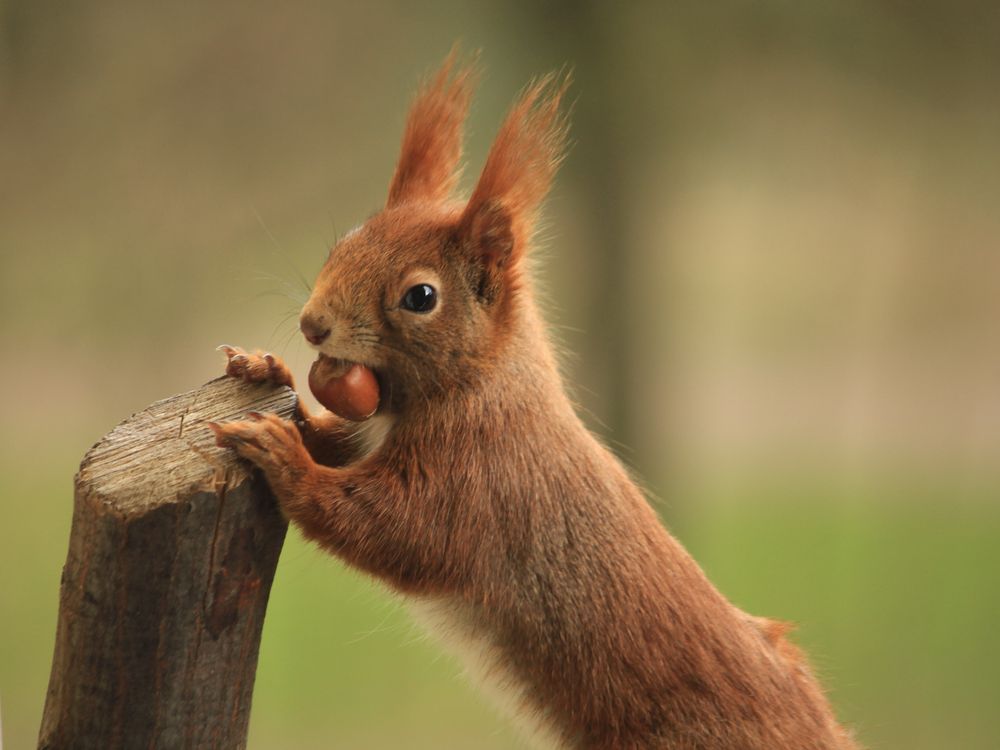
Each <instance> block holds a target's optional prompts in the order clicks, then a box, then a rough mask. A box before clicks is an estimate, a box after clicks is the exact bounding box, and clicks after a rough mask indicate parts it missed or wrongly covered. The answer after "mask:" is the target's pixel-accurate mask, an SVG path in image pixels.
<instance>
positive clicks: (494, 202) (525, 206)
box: [459, 74, 569, 265]
mask: <svg viewBox="0 0 1000 750" xmlns="http://www.w3.org/2000/svg"><path fill="white" fill-rule="evenodd" d="M568 86H569V76H568V75H563V76H557V75H554V74H550V75H547V76H545V77H544V78H541V79H540V80H538V81H536V82H534V83H532V84H531V85H529V86H528V88H527V89H525V91H524V93H523V94H522V95H521V97H520V98H519V99H518V100H517V101H516V102H515V103H514V106H513V107H511V110H510V112H509V113H508V114H507V117H506V119H505V120H504V122H503V125H501V126H500V131H499V132H498V133H497V137H496V140H494V141H493V145H492V146H491V147H490V152H489V155H488V156H487V157H486V164H485V166H484V167H483V172H482V174H481V175H480V176H479V182H477V183H476V188H475V190H474V191H473V192H472V196H471V197H470V198H469V203H468V205H467V206H466V208H465V211H464V212H463V214H462V218H461V220H460V222H459V226H460V227H463V228H465V229H466V231H467V232H469V233H471V235H472V236H479V237H480V238H484V239H485V238H486V236H487V235H490V232H486V233H485V234H484V233H483V232H481V231H480V232H477V230H476V227H493V230H491V231H492V233H493V235H495V236H496V237H500V236H502V237H503V238H504V240H503V242H502V243H501V244H505V245H508V246H509V247H506V249H504V250H503V252H502V253H500V255H504V256H505V257H506V256H509V257H506V259H505V260H504V264H510V265H517V264H518V262H519V261H520V257H521V255H523V253H524V249H525V246H526V245H527V243H528V241H529V240H530V239H531V233H532V231H533V230H534V224H535V217H536V216H537V214H538V209H539V207H540V206H541V203H542V200H543V199H544V198H545V195H546V193H548V191H549V186H550V185H551V184H552V178H553V177H554V176H555V173H556V169H557V168H558V167H559V163H560V162H561V161H562V158H563V152H564V150H565V144H566V129H567V124H566V118H565V116H563V115H562V114H560V111H559V103H560V102H561V100H562V97H563V95H564V94H565V93H566V89H567V87H568ZM501 215H502V216H503V219H502V221H501V219H500V216H501ZM501 223H502V224H503V228H502V230H501V228H500V224H501ZM482 244H483V243H482V242H480V245H482ZM486 244H490V243H489V242H486ZM493 244H496V243H495V242H494V243H493ZM494 254H496V253H494Z"/></svg>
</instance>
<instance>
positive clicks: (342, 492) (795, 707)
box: [216, 57, 856, 750]
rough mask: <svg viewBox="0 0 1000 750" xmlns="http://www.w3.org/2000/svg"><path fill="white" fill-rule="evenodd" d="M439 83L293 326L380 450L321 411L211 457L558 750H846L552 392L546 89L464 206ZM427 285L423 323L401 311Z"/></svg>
mask: <svg viewBox="0 0 1000 750" xmlns="http://www.w3.org/2000/svg"><path fill="white" fill-rule="evenodd" d="M454 69H455V62H454V57H450V58H449V60H448V61H447V62H446V63H445V66H444V68H443V69H442V71H441V72H440V73H439V74H438V75H437V76H436V77H435V78H434V79H433V81H432V82H431V83H430V84H428V85H427V86H425V88H424V89H423V90H422V91H421V93H420V94H419V95H418V97H417V99H416V101H415V103H414V105H413V108H412V110H411V113H410V117H409V120H408V122H407V125H406V135H405V136H404V139H403V153H402V155H401V156H400V161H399V167H398V168H397V170H396V174H395V176H394V178H393V181H392V187H391V188H390V193H389V201H388V204H387V206H386V209H385V210H384V211H382V212H381V213H380V214H378V215H376V216H375V217H373V218H372V219H370V220H369V221H368V222H366V223H365V224H364V225H363V226H362V227H361V228H360V229H359V230H358V231H357V232H353V233H351V234H350V235H349V236H348V237H347V238H345V239H344V240H343V241H342V242H341V243H339V244H338V246H337V247H336V248H334V250H333V252H332V253H331V255H330V258H329V260H328V261H327V263H326V265H325V266H324V268H323V270H322V271H321V273H320V276H319V278H318V280H317V283H316V287H315V290H314V292H313V295H312V297H311V298H310V300H309V302H308V303H307V305H306V307H305V309H304V311H303V314H304V315H306V314H309V315H312V316H318V317H320V318H323V319H324V320H327V321H329V322H330V323H331V325H332V328H333V333H332V334H331V336H330V338H329V339H328V340H327V342H325V343H324V344H322V345H321V346H320V347H318V348H319V349H320V350H321V351H323V352H324V353H326V354H328V355H330V356H337V357H341V358H343V359H348V360H352V361H356V362H361V363H364V364H366V365H367V366H369V367H371V368H372V369H373V370H374V371H375V372H376V374H377V375H378V377H379V379H380V381H381V383H382V387H383V394H384V398H383V403H382V406H381V407H380V415H381V417H384V418H385V419H387V420H388V421H387V422H386V423H385V424H389V425H391V427H390V429H389V430H388V433H387V435H386V437H385V440H384V442H382V444H381V445H380V446H378V447H376V448H375V449H374V450H373V451H372V452H370V453H368V454H364V451H363V450H361V449H359V448H358V445H357V443H356V442H352V441H353V437H352V435H354V434H355V433H357V432H358V430H359V429H363V428H359V427H358V426H356V425H351V424H349V423H344V422H341V421H340V420H338V419H337V418H336V417H333V416H332V415H329V414H323V415H320V416H315V417H310V416H308V415H304V419H305V421H304V422H303V424H302V425H301V426H300V427H299V428H296V426H294V425H292V424H291V423H288V422H282V421H281V420H280V419H278V418H276V417H274V416H262V415H255V416H254V417H253V418H252V419H251V420H249V421H246V422H238V423H232V424H227V425H223V426H219V427H217V428H216V429H217V434H218V435H219V439H220V441H222V442H223V443H226V444H230V445H233V446H234V447H236V449H237V450H238V451H239V452H240V453H241V454H242V455H244V456H245V457H247V458H249V459H250V460H251V461H253V462H255V463H256V464H257V465H259V466H260V467H261V468H262V469H263V470H264V472H265V473H266V475H267V477H268V479H269V481H270V483H271V486H272V487H273V489H274V491H275V494H276V496H277V498H278V500H279V502H280V504H281V507H282V509H283V511H284V512H285V513H286V514H287V516H288V517H289V518H290V519H291V520H292V521H294V522H295V523H296V524H297V525H298V526H299V528H300V529H301V530H302V532H303V533H304V534H305V535H306V536H307V537H309V538H310V539H314V540H316V541H317V542H318V543H319V544H320V545H322V546H323V547H324V548H325V549H327V550H329V551H330V552H332V553H334V554H336V555H338V556H339V557H341V558H342V559H344V560H345V561H347V562H348V563H350V564H351V565H354V566H356V567H358V568H360V569H362V570H365V571H368V572H369V573H371V574H373V575H375V576H377V577H379V578H381V579H382V580H384V581H385V582H386V583H388V584H389V585H390V586H392V587H393V588H395V589H396V590H399V591H401V592H403V593H405V594H408V595H410V596H412V597H414V598H415V599H417V600H419V601H429V602H435V603H437V604H438V605H439V606H441V607H444V608H445V609H446V610H447V611H448V612H450V613H453V614H454V618H453V619H454V621H456V622H459V621H460V622H461V623H462V626H461V627H462V628H463V629H464V633H465V635H466V636H468V637H469V638H471V639H473V640H475V641H476V642H479V643H483V644H486V646H485V648H487V649H488V650H489V652H490V653H491V654H492V658H493V660H494V662H495V663H496V664H499V665H501V668H502V671H503V675H502V678H503V679H505V680H508V681H509V682H510V683H511V684H512V686H513V687H514V688H516V697H517V700H518V701H519V704H520V707H521V710H523V711H524V712H527V713H530V714H532V715H534V717H535V719H536V720H537V722H538V723H540V724H542V725H544V726H545V727H547V728H548V730H549V731H550V732H551V733H552V734H554V735H555V736H556V737H557V738H558V740H559V741H560V742H561V744H563V745H565V746H570V747H579V748H670V749H672V750H695V749H701V748H704V749H706V750H707V749H708V748H712V749H721V748H729V749H731V750H753V749H756V748H759V749H762V750H763V749H767V750H776V749H778V748H781V749H798V748H801V749H805V748H816V749H821V748H822V749H832V748H840V749H845V748H854V747H856V745H855V744H854V742H853V741H852V739H851V738H850V736H849V735H848V733H846V732H845V731H844V730H843V729H841V728H840V727H839V726H838V725H837V723H836V721H835V719H834V716H833V714H832V712H831V709H830V706H829V705H828V703H827V701H826V699H825V698H824V696H823V694H822V692H821V691H820V688H819V686H818V684H817V682H816V681H815V679H814V678H813V677H812V675H811V673H810V671H809V669H808V667H807V666H806V664H805V662H804V660H803V659H802V658H801V656H800V655H799V653H798V651H797V650H796V649H795V648H794V647H793V646H792V645H791V644H790V643H788V641H787V640H785V637H784V632H785V626H784V625H782V624H779V623H775V622H772V621H769V620H765V619H762V618H755V617H751V616H749V615H746V614H744V613H743V612H741V611H740V610H738V609H737V608H735V607H734V606H733V605H731V604H730V603H729V602H727V601H726V600H725V599H724V598H723V597H722V595H721V594H719V592H718V591H717V590H716V589H715V588H714V587H713V586H712V584H711V583H710V582H709V581H708V580H707V579H706V578H705V576H704V574H703V573H702V571H701V569H700V568H699V567H698V565H697V564H696V563H695V562H694V561H693V560H692V559H691V557H690V556H689V555H688V554H687V553H686V552H685V550H684V549H683V548H682V547H681V545H680V544H679V543H678V542H677V541H676V540H675V539H673V538H672V537H671V536H670V535H669V534H668V533H667V531H666V530H665V529H664V528H663V526H662V525H661V524H660V522H659V520H658V518H657V516H656V514H655V513H654V512H653V510H652V508H651V507H650V506H649V504H648V503H647V501H646V499H645V498H644V497H643V494H642V492H641V491H640V490H639V489H638V488H637V487H636V485H635V483H634V482H633V481H632V480H631V479H630V477H629V476H628V473H627V472H626V471H625V470H624V469H623V468H622V466H621V465H620V464H619V462H618V461H617V460H616V459H615V457H614V456H613V455H612V454H611V453H610V452H609V451H608V450H607V449H606V448H605V447H604V446H603V445H601V444H600V443H599V442H598V441H597V440H596V439H595V438H594V437H593V436H592V435H591V434H590V433H589V432H588V431H587V430H586V429H585V427H584V426H583V425H582V423H581V422H580V420H579V419H578V417H577V415H576V414H575V413H574V410H573V408H572V406H571V404H570V402H569V400H568V399H567V397H566V396H565V395H564V391H563V387H562V383H561V380H560V375H559V372H558V368H557V365H556V362H555V358H554V356H553V355H552V351H551V347H550V345H549V343H548V341H547V339H546V336H545V330H544V327H543V325H542V322H541V320H540V316H539V314H538V312H537V309H536V306H535V304H534V302H533V297H532V290H531V285H530V280H529V279H528V278H527V275H526V274H525V273H524V270H523V269H524V263H525V257H524V256H525V253H526V251H527V249H528V245H529V241H530V237H531V231H532V227H533V222H534V218H535V215H536V213H537V210H538V207H539V205H540V204H541V201H542V199H543V197H544V195H545V193H546V192H547V190H548V188H549V185H550V182H551V180H552V177H553V175H554V172H555V170H556V167H557V165H558V162H559V160H560V158H561V155H562V147H563V142H564V135H565V124H564V120H563V119H562V118H561V116H560V115H559V102H560V98H561V96H562V94H563V92H564V91H565V81H560V80H557V79H554V78H546V79H542V80H541V81H540V82H538V83H536V84H534V85H532V86H530V87H529V88H528V89H527V90H526V91H525V93H524V94H523V95H522V96H521V98H520V100H519V101H518V102H517V103H516V104H515V105H514V107H513V108H512V109H511V111H510V113H509V114H508V116H507V119H506V120H505V122H504V124H503V125H502V127H501V129H500V132H499V135H498V136H497V139H496V142H495V144H494V146H493V148H492V150H491V151H490V154H489V157H488V158H487V161H486V165H485V167H484V169H483V172H482V176H481V177H480V179H479V182H478V184H477V185H476V187H475V190H474V191H473V193H472V197H471V198H470V200H469V201H468V202H466V203H464V204H463V203H462V202H456V201H451V200H450V199H449V197H448V196H449V194H450V190H451V189H452V185H453V177H454V172H455V169H456V167H457V161H458V155H459V153H460V150H461V146H460V139H461V121H462V119H463V117H464V115H465V112H466V109H467V107H468V100H469V87H470V81H471V74H470V73H469V71H468V70H467V69H460V70H458V71H457V72H453V71H454ZM427 280H432V281H433V282H434V285H435V286H436V287H437V288H438V289H439V291H440V302H439V304H438V306H437V308H436V309H435V310H434V311H433V312H432V313H430V314H427V315H417V314H414V313H411V312H407V311H406V310H402V309H400V307H399V300H400V298H401V296H402V294H403V293H404V292H405V290H406V288H408V285H411V284H413V283H424V282H425V281H427ZM427 283H430V282H429V281H427ZM234 351H235V350H234ZM227 353H228V352H227ZM230 357H231V362H230V371H231V372H233V374H236V375H243V376H245V377H251V378H256V379H260V378H261V377H272V378H274V379H276V380H278V382H286V381H287V380H290V376H289V375H288V374H287V369H282V368H283V367H284V366H283V365H281V364H280V363H277V364H276V365H274V366H273V367H272V368H271V370H270V374H267V372H265V371H267V368H263V370H262V369H261V368H260V367H257V369H256V370H254V366H253V365H254V363H255V362H259V360H260V357H251V356H249V355H245V354H244V353H242V352H239V353H237V354H236V355H235V359H236V361H237V363H236V365H234V364H233V358H234V355H233V354H230ZM240 358H243V359H242V360H240ZM262 373H263V374H262ZM498 676H499V675H498Z"/></svg>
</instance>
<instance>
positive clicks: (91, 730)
mask: <svg viewBox="0 0 1000 750" xmlns="http://www.w3.org/2000/svg"><path fill="white" fill-rule="evenodd" d="M295 404H296V396H295V394H294V393H293V392H292V391H291V390H289V389H288V388H276V387H274V386H270V385H248V384H245V383H243V382H241V381H237V380H235V379H232V378H220V379H218V380H214V381H212V382H210V383H207V384H206V385H204V386H203V387H201V388H199V389H197V390H194V391H191V392H189V393H184V394H181V395H178V396H174V397H172V398H168V399H165V400H163V401H159V402H157V403H155V404H153V405H151V406H150V407H149V408H147V409H145V410H144V411H141V412H139V413H137V414H134V415H133V416H132V417H130V418H129V419H127V420H125V421H124V422H122V423H121V424H120V425H118V427H116V428H115V429H114V430H112V431H111V432H110V433H109V434H108V435H107V436H105V437H104V438H103V439H102V440H101V441H100V442H99V443H97V445H95V446H94V447H93V448H92V449H91V450H90V451H89V452H88V453H87V455H86V456H85V457H84V459H83V462H82V464H81V466H80V471H79V473H78V474H77V476H76V482H75V502H74V509H73V525H72V531H71V534H70V543H69V554H68V556H67V559H66V566H65V568H64V569H63V575H62V584H61V589H60V600H59V623H58V628H57V633H56V644H55V654H54V657H53V661H52V674H51V678H50V682H49V689H48V694H47V698H46V703H45V711H44V714H43V718H42V726H41V732H40V737H39V747H41V748H132V747H141V748H240V747H244V746H245V745H246V734H247V725H248V721H249V716H250V700H251V695H252V691H253V682H254V675H255V672H256V668H257V652H258V647H259V644H260V634H261V628H262V626H263V623H264V612H265V609H266V606H267V598H268V594H269V592H270V588H271V582H272V580H273V578H274V571H275V567H276V565H277V562H278V555H279V553H280V551H281V545H282V542H283V541H284V537H285V531H286V524H285V522H284V520H283V519H282V518H281V516H280V514H279V513H278V510H277V507H276V505H275V502H274V499H273V497H272V496H271V493H270V490H269V489H268V487H267V485H266V483H265V482H264V480H263V478H262V477H260V476H258V475H257V474H255V473H253V472H252V471H251V469H250V467H249V466H248V465H247V464H246V463H244V462H242V461H240V460H239V459H237V458H236V457H235V454H233V453H232V452H231V451H228V450H224V449H221V448H217V447H216V446H215V441H214V438H213V436H212V433H211V432H210V431H209V430H208V428H207V427H206V426H205V425H204V422H205V421H226V420H229V419H238V418H241V417H243V416H244V415H245V414H246V413H247V412H248V411H261V412H265V411H272V412H275V413H277V414H279V415H281V416H283V417H289V416H291V414H292V412H293V410H294V408H295Z"/></svg>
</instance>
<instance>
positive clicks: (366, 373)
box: [309, 356, 379, 422]
mask: <svg viewBox="0 0 1000 750" xmlns="http://www.w3.org/2000/svg"><path fill="white" fill-rule="evenodd" d="M309 390H310V391H312V394H313V395H314V396H315V397H316V400H317V401H319V402H320V403H321V404H323V406H325V407H326V408H327V409H329V410H330V411H332V412H333V413H334V414H336V415H338V416H341V417H343V418H344V419H350V420H351V421H352V422H363V421H364V420H366V419H368V418H369V417H370V416H372V415H373V414H374V413H375V410H376V409H378V402H379V388H378V380H376V379H375V373H373V372H372V371H371V370H370V369H369V368H367V367H365V366H364V365H361V364H357V363H354V362H345V361H343V360H338V359H331V358H330V357H324V356H320V358H319V359H317V360H316V361H315V362H313V365H312V367H311V368H310V370H309Z"/></svg>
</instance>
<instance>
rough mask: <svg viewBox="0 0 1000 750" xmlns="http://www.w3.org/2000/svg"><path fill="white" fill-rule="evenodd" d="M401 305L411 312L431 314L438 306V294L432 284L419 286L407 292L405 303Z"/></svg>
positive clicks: (404, 297) (404, 298)
mask: <svg viewBox="0 0 1000 750" xmlns="http://www.w3.org/2000/svg"><path fill="white" fill-rule="evenodd" d="M399 304H400V307H402V308H403V309H404V310H409V311H410V312H415V313H426V312H430V311H431V310H433V309H434V306H435V305H436V304H437V292H436V291H435V289H434V287H432V286H431V285H430V284H417V285H416V286H411V287H410V288H409V289H407V290H406V294H404V295H403V301H402V302H400V303H399Z"/></svg>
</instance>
